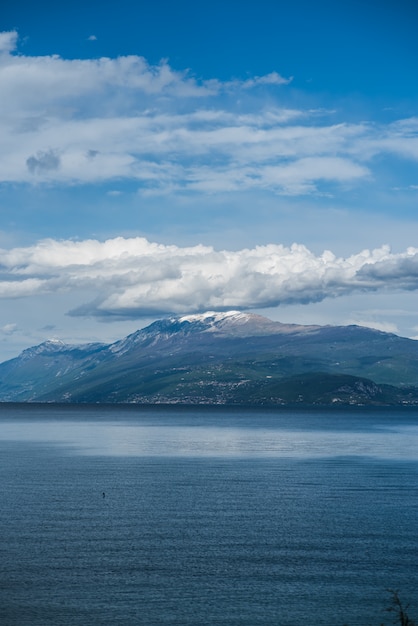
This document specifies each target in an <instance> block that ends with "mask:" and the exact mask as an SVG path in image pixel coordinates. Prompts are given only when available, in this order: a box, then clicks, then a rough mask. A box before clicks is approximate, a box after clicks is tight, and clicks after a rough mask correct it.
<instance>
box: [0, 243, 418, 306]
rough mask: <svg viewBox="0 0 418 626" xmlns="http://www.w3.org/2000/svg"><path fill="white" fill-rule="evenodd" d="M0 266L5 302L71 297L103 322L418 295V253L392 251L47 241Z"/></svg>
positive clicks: (10, 253)
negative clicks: (342, 253) (340, 253)
mask: <svg viewBox="0 0 418 626" xmlns="http://www.w3.org/2000/svg"><path fill="white" fill-rule="evenodd" d="M0 269H1V272H2V276H3V280H2V281H0V297H1V298H19V297H25V296H26V297H29V296H36V295H40V294H48V293H49V294H54V293H57V294H59V293H65V292H66V293H70V294H73V296H74V302H75V305H74V308H73V310H72V313H71V314H72V315H86V316H96V317H108V316H116V317H127V318H135V317H140V316H145V315H154V314H167V313H187V312H195V311H203V310H226V309H234V308H241V309H255V308H257V309H260V308H266V307H275V306H278V305H282V304H293V303H301V304H303V303H311V302H320V301H321V300H324V299H326V298H336V297H339V296H344V295H348V294H351V293H366V292H369V293H373V292H377V291H387V290H389V291H401V290H406V291H410V290H416V289H418V249H417V248H408V249H407V250H406V251H405V252H402V253H398V254H393V253H391V251H390V249H389V248H388V247H386V246H384V247H382V248H379V249H376V250H371V251H370V250H364V251H362V252H360V253H358V254H354V255H352V256H350V257H347V258H338V257H336V256H335V255H334V254H332V252H330V251H325V252H324V253H323V254H321V255H315V254H313V253H312V252H311V251H310V250H308V249H307V248H306V247H305V246H302V245H298V244H293V245H292V246H291V247H285V246H282V245H277V244H270V245H266V246H257V247H255V248H252V249H243V250H238V251H228V250H222V251H216V250H215V249H213V248H212V247H210V246H202V245H197V246H192V247H185V248H180V247H177V246H166V245H161V244H157V243H151V242H149V241H147V240H146V239H144V238H131V239H124V238H122V237H118V238H115V239H110V240H108V241H105V242H99V241H97V240H85V241H79V242H74V241H56V240H45V241H41V242H39V243H38V244H36V245H34V246H31V247H27V248H12V249H10V250H1V251H0ZM86 293H88V294H89V296H88V301H87V302H86V301H85V299H86Z"/></svg>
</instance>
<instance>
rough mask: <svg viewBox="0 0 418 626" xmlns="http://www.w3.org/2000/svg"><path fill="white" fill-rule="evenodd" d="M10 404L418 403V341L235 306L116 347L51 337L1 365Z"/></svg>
mask: <svg viewBox="0 0 418 626" xmlns="http://www.w3.org/2000/svg"><path fill="white" fill-rule="evenodd" d="M0 401H3V402H5V401H10V402H34V401H38V402H92V403H97V402H115V403H117V402H129V403H148V404H149V403H181V404H256V405H333V406H335V405H351V404H354V405H376V406H379V405H382V406H388V405H404V404H412V405H414V404H417V405H418V342H416V341H414V340H412V339H405V338H402V337H398V336H396V335H393V334H390V333H384V332H381V331H377V330H372V329H370V328H364V327H361V326H301V325H296V324H281V323H279V322H273V321H271V320H269V319H267V318H265V317H262V316H260V315H254V314H249V313H240V312H237V311H230V312H227V313H205V314H200V315H189V316H183V317H173V318H169V319H162V320H159V321H156V322H154V323H153V324H151V325H150V326H148V327H147V328H144V329H142V330H138V331H137V332H135V333H133V334H131V335H129V336H128V337H126V338H124V339H122V340H120V341H117V342H115V343H113V344H110V345H108V344H100V343H91V344H86V345H67V344H64V343H62V342H60V341H54V340H52V341H46V342H45V343H42V344H40V345H39V346H36V347H33V348H29V349H27V350H24V351H23V352H22V353H21V354H20V356H18V357H17V358H15V359H11V360H9V361H6V362H4V363H1V364H0Z"/></svg>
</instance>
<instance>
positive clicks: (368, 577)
mask: <svg viewBox="0 0 418 626" xmlns="http://www.w3.org/2000/svg"><path fill="white" fill-rule="evenodd" d="M0 478H1V482H0V497H1V501H0V624H1V626H9V625H10V626H12V625H13V626H14V625H16V626H38V625H39V626H47V625H54V626H59V625H77V626H78V625H80V626H81V625H82V626H87V625H109V626H110V625H112V626H113V625H118V624H120V625H128V626H129V625H133V624H141V625H144V626H152V625H157V624H161V625H164V624H166V625H178V626H189V625H190V626H206V625H207V626H210V625H214V624H217V625H222V626H235V625H236V626H238V625H240V626H244V625H246V626H257V625H263V626H266V625H277V626H298V625H304V626H306V625H310V626H317V625H318V626H319V625H324V626H338V625H340V626H342V625H343V624H349V625H350V626H360V625H361V626H368V625H376V626H378V625H379V624H381V623H382V622H384V623H385V624H391V623H393V621H392V620H393V615H392V614H388V613H385V612H384V611H383V609H384V608H385V607H386V606H387V605H388V604H389V601H390V597H389V595H388V593H387V591H386V589H387V588H388V587H391V588H395V589H398V590H399V591H400V595H401V598H403V599H404V600H405V602H410V603H411V608H410V614H411V617H415V618H416V619H417V620H418V595H417V589H418V585H417V583H418V412H412V411H403V412H396V411H381V412H377V411H374V412H367V411H364V412H362V411H352V412H342V411H339V412H335V413H333V412H326V413H321V412H318V411H317V412H315V413H307V412H306V413H303V412H293V413H292V412H286V411H276V412H274V411H270V412H268V411H264V412H262V411H249V410H247V411H239V410H235V411H226V410H216V409H214V410H208V409H185V410H175V409H171V410H167V409H162V408H160V409H153V408H149V409H144V408H137V407H125V408H123V407H112V408H111V407H98V406H95V407H54V406H50V405H48V406H43V407H39V406H34V405H32V406H16V405H14V406H12V405H0ZM103 493H104V494H105V497H103Z"/></svg>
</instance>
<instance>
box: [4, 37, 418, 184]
mask: <svg viewBox="0 0 418 626" xmlns="http://www.w3.org/2000/svg"><path fill="white" fill-rule="evenodd" d="M17 40H18V36H17V33H16V32H14V31H12V32H6V33H0V52H1V54H0V93H1V98H0V133H1V136H2V142H1V146H0V182H14V183H19V182H22V183H29V184H35V183H36V184H39V183H42V182H43V181H45V182H46V183H48V184H51V183H53V184H54V183H55V184H57V185H58V184H59V185H63V184H68V185H73V184H85V183H98V182H103V181H116V180H118V181H120V180H122V181H123V180H126V181H131V182H132V181H134V182H136V183H137V185H138V188H139V190H140V191H141V192H142V193H144V194H150V193H151V194H158V193H161V194H166V193H174V192H176V191H180V192H181V193H184V192H187V191H189V192H192V193H195V192H210V193H219V192H233V191H235V190H240V191H241V190H243V189H244V190H251V189H263V190H268V191H270V192H272V193H277V194H293V195H295V194H314V193H318V192H320V193H322V192H323V191H324V190H325V191H327V189H328V187H329V186H332V185H344V186H347V185H348V184H350V185H355V184H358V183H361V182H362V181H371V180H373V168H374V159H375V157H376V156H377V155H382V154H389V153H390V154H392V155H396V156H397V157H402V158H406V159H412V160H414V159H417V158H418V143H417V142H418V138H417V136H418V121H417V119H416V118H410V119H408V120H398V121H396V122H393V123H391V124H387V125H384V124H381V125H377V124H373V123H369V122H359V123H348V122H344V121H343V122H338V123H336V121H335V113H334V112H332V111H331V112H330V111H324V110H311V109H310V108H307V109H303V108H300V109H296V108H291V107H289V106H286V104H285V100H284V99H283V97H281V96H279V95H278V93H279V92H280V93H283V90H282V89H281V87H283V88H284V90H286V89H287V88H288V87H287V86H288V85H289V83H291V80H292V79H291V78H284V77H283V76H281V75H280V74H279V73H278V72H276V71H273V72H271V73H269V74H266V75H265V76H255V77H250V78H246V79H244V80H231V81H224V82H222V81H219V80H217V79H214V80H199V79H198V78H196V77H194V76H192V75H191V74H190V72H188V71H178V70H175V69H173V68H172V67H171V66H170V65H169V63H168V62H167V61H161V63H159V64H157V65H151V64H149V63H148V62H147V61H146V59H144V58H143V57H139V56H135V55H131V56H124V57H118V58H99V59H72V60H67V59H64V58H61V57H59V56H57V55H52V56H39V57H31V56H24V55H22V54H16V53H15V48H16V45H17ZM277 87H280V90H278V89H277ZM250 92H251V94H250ZM46 147H47V148H46ZM50 147H52V148H50Z"/></svg>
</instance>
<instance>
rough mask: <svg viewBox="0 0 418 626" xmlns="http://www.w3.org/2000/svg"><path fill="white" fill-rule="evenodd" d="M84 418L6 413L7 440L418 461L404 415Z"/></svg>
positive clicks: (123, 452)
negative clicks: (30, 416)
mask: <svg viewBox="0 0 418 626" xmlns="http://www.w3.org/2000/svg"><path fill="white" fill-rule="evenodd" d="M96 410H97V416H98V418H101V417H102V414H101V413H100V410H99V409H96ZM82 411H83V409H81V408H74V410H73V411H67V412H66V413H64V415H63V416H60V418H59V419H51V414H52V416H53V409H51V408H50V407H47V408H46V410H44V412H43V414H39V412H36V413H35V415H34V417H33V418H32V419H27V413H23V414H22V413H20V414H19V419H14V420H11V419H10V418H8V416H7V413H6V415H4V414H3V415H2V416H1V417H0V441H21V442H23V441H26V442H35V443H36V442H39V443H42V444H45V443H48V444H54V445H58V446H65V447H66V448H67V449H69V450H71V451H72V453H74V454H83V455H86V454H87V455H107V456H174V457H182V456H185V457H211V456H212V457H218V456H221V457H283V458H306V457H309V458H323V457H336V456H347V455H352V456H368V457H375V458H386V459H405V460H417V459H418V417H417V418H416V419H415V416H414V415H412V416H411V414H409V415H408V419H407V420H405V415H404V414H402V413H400V414H399V415H394V416H393V417H392V418H391V419H390V418H388V416H387V415H386V414H383V415H382V418H381V419H379V415H378V414H376V413H373V414H371V417H370V419H368V418H367V414H366V417H364V416H362V417H361V419H359V417H358V415H354V416H353V415H352V414H350V413H347V414H344V413H342V414H341V413H335V414H334V415H332V414H329V413H328V414H327V415H326V416H325V418H324V419H320V418H319V419H318V416H316V420H315V419H314V418H313V417H312V416H309V415H302V416H301V415H298V414H297V413H295V414H293V415H292V413H285V414H280V413H278V414H276V415H268V416H267V417H266V415H263V414H261V415H260V414H255V415H253V416H251V415H248V414H245V415H244V416H241V417H237V415H236V413H231V414H228V413H221V414H220V415H217V413H216V411H213V412H212V413H211V414H209V415H208V414H205V413H203V414H201V413H199V410H197V411H196V413H195V414H192V415H190V416H189V417H187V415H186V416H185V415H183V414H182V413H181V412H180V413H179V414H174V415H173V416H171V418H170V416H169V417H167V414H164V413H161V414H151V415H149V414H147V413H145V414H144V413H143V412H138V413H137V414H128V415H125V414H124V413H123V412H122V413H119V414H118V413H117V415H116V418H115V419H112V416H111V414H108V415H107V418H106V419H105V420H103V419H91V417H92V414H91V412H87V413H86V414H85V419H84V420H82V419H79V418H80V415H82ZM179 415H180V416H181V417H180V418H179ZM25 416H26V418H25ZM74 417H77V419H74ZM333 420H334V421H333Z"/></svg>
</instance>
